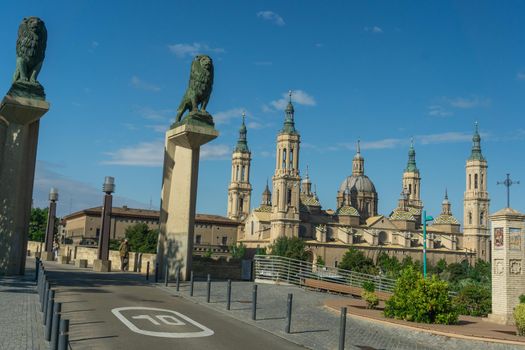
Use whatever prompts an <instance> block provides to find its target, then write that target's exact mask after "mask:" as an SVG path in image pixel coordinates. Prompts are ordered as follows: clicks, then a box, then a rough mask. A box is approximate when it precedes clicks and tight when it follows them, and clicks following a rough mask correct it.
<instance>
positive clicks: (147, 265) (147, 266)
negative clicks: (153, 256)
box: [146, 261, 149, 281]
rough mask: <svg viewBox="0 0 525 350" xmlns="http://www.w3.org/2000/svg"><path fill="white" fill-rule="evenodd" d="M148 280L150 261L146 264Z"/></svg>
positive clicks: (147, 277) (147, 279) (147, 278)
mask: <svg viewBox="0 0 525 350" xmlns="http://www.w3.org/2000/svg"><path fill="white" fill-rule="evenodd" d="M146 281H149V261H148V263H147V264H146Z"/></svg>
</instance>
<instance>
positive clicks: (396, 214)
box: [390, 208, 416, 221]
mask: <svg viewBox="0 0 525 350" xmlns="http://www.w3.org/2000/svg"><path fill="white" fill-rule="evenodd" d="M390 219H392V220H410V221H416V218H414V216H413V215H412V214H411V213H410V212H408V211H404V210H400V209H399V208H396V209H394V211H393V212H392V214H390Z"/></svg>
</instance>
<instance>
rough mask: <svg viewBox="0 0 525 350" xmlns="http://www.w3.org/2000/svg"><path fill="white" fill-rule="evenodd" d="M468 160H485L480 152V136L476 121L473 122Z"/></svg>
mask: <svg viewBox="0 0 525 350" xmlns="http://www.w3.org/2000/svg"><path fill="white" fill-rule="evenodd" d="M468 160H485V158H483V155H482V154H481V136H479V130H478V122H476V123H474V135H473V136H472V152H471V154H470V157H469V159H468Z"/></svg>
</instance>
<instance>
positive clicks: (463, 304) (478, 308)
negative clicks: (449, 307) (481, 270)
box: [453, 283, 492, 316]
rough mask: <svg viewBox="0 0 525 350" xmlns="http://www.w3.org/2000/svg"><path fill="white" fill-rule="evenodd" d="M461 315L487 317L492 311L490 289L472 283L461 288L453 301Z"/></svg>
mask: <svg viewBox="0 0 525 350" xmlns="http://www.w3.org/2000/svg"><path fill="white" fill-rule="evenodd" d="M453 301H454V304H455V305H456V308H457V309H458V311H459V313H460V314H461V315H470V316H487V315H488V314H489V313H490V312H491V310H492V296H491V290H490V287H486V286H483V285H481V284H479V283H470V284H467V285H466V286H464V287H463V288H461V290H460V291H459V292H458V294H457V295H456V297H454V299H453Z"/></svg>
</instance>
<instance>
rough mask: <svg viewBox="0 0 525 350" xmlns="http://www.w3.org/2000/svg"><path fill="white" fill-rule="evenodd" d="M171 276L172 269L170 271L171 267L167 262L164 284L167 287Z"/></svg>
mask: <svg viewBox="0 0 525 350" xmlns="http://www.w3.org/2000/svg"><path fill="white" fill-rule="evenodd" d="M169 278H170V271H169V267H168V264H167V263H166V266H165V271H164V285H165V286H166V287H167V286H168V280H169Z"/></svg>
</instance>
